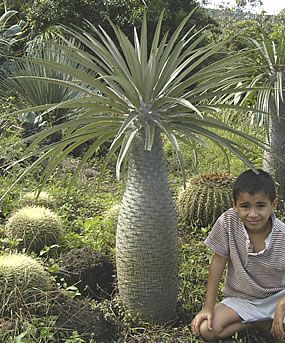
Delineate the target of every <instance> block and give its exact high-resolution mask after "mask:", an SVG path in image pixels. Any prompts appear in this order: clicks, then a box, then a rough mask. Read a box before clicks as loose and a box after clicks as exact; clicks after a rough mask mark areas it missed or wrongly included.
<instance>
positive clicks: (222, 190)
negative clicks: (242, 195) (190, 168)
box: [177, 174, 233, 227]
mask: <svg viewBox="0 0 285 343" xmlns="http://www.w3.org/2000/svg"><path fill="white" fill-rule="evenodd" d="M232 183H233V178H232V177H230V176H229V175H227V174H208V175H201V176H196V177H193V178H192V179H190V181H189V182H188V183H187V185H186V188H185V190H183V191H182V192H181V193H180V194H179V196H178V201H177V212H178V217H179V219H180V221H181V223H182V224H183V226H188V225H193V224H196V225H199V226H201V227H206V226H208V225H211V224H213V223H214V222H215V221H216V220H217V219H218V217H219V216H220V215H221V214H222V213H223V212H224V211H225V210H227V209H228V208H230V207H232Z"/></svg>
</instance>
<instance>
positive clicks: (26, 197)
mask: <svg viewBox="0 0 285 343" xmlns="http://www.w3.org/2000/svg"><path fill="white" fill-rule="evenodd" d="M19 204H20V206H21V207H23V206H44V207H47V208H50V209H54V208H55V206H56V201H55V199H54V197H53V196H52V195H51V194H49V193H48V192H45V191H41V192H40V193H39V194H37V192H27V193H25V194H23V195H22V196H21V198H20V202H19Z"/></svg>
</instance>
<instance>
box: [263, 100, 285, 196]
mask: <svg viewBox="0 0 285 343" xmlns="http://www.w3.org/2000/svg"><path fill="white" fill-rule="evenodd" d="M284 95H285V94H284ZM271 109H273V105H272V106H271ZM272 113H276V111H272ZM268 129H269V132H268V137H269V143H270V152H271V154H270V153H269V154H268V153H267V154H266V160H267V165H266V163H265V162H264V163H263V167H264V168H265V170H266V171H268V172H270V173H271V174H272V175H273V176H274V177H275V181H276V182H277V185H278V193H279V196H280V197H281V199H282V200H283V201H285V104H283V103H282V102H281V103H280V115H279V117H276V116H271V117H270V118H269V128H268ZM279 158H280V159H282V160H283V162H282V161H280V160H279Z"/></svg>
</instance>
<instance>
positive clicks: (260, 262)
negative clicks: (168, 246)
mask: <svg viewBox="0 0 285 343" xmlns="http://www.w3.org/2000/svg"><path fill="white" fill-rule="evenodd" d="M271 219H272V230H271V233H270V235H269V236H268V237H267V239H266V241H265V249H264V250H262V251H260V252H258V253H254V252H253V250H252V245H251V243H250V240H249V236H248V233H247V231H246V229H245V227H244V225H243V223H242V221H241V220H240V218H239V216H238V213H237V212H236V211H235V210H234V209H233V208H231V209H229V210H227V211H226V212H224V213H223V214H222V215H221V216H220V217H219V219H218V220H217V221H216V223H215V225H214V226H213V229H212V230H211V232H210V233H209V235H208V237H207V238H206V240H205V244H206V245H207V247H208V248H210V249H211V250H212V251H213V252H215V253H216V254H218V255H220V256H222V257H225V258H226V259H227V260H228V263H227V275H226V281H225V286H224V294H225V296H227V297H238V298H244V299H249V300H251V299H258V298H265V297H268V296H270V295H272V294H274V293H276V292H278V291H280V290H283V289H285V224H284V223H282V222H281V221H280V220H279V219H277V218H276V216H275V215H274V214H272V217H271Z"/></svg>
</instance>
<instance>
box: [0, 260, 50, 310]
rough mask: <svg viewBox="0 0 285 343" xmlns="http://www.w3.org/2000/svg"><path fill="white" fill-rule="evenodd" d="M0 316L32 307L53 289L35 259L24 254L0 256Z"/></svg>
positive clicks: (46, 274)
mask: <svg viewBox="0 0 285 343" xmlns="http://www.w3.org/2000/svg"><path fill="white" fill-rule="evenodd" d="M0 288H1V292H0V308H1V315H5V314H10V313H11V312H14V311H17V310H19V309H20V308H23V306H25V305H29V304H31V305H33V304H35V303H37V302H39V301H40V300H41V299H43V295H44V294H45V293H46V292H49V291H51V290H53V289H54V285H53V282H52V279H51V276H50V275H49V273H48V272H47V271H46V270H45V269H44V266H43V265H42V264H41V263H40V262H39V261H38V260H37V259H35V258H32V257H31V256H28V255H26V254H21V253H18V254H9V253H4V254H2V255H0Z"/></svg>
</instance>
